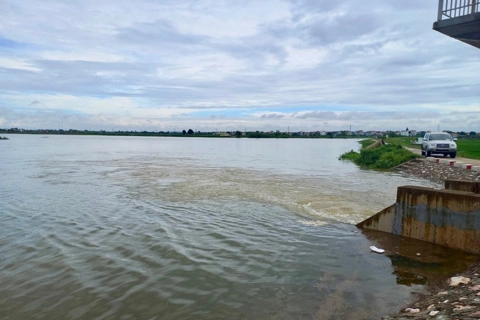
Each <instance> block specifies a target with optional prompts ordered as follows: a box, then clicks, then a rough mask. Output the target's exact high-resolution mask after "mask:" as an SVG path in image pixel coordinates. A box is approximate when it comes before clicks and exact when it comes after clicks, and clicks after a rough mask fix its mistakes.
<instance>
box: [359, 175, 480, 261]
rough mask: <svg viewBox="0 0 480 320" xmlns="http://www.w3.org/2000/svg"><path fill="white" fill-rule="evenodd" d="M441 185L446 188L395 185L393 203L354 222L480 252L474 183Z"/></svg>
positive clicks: (479, 211) (479, 206)
mask: <svg viewBox="0 0 480 320" xmlns="http://www.w3.org/2000/svg"><path fill="white" fill-rule="evenodd" d="M445 185H446V187H448V189H442V190H437V189H432V188H425V187H417V186H403V187H399V188H398V189H397V202H396V203H395V204H394V205H392V206H390V207H388V208H386V209H384V210H382V211H380V212H379V213H377V214H376V215H374V216H373V217H370V218H368V219H367V220H365V221H363V222H361V223H359V224H358V225H357V226H358V227H359V228H366V229H372V230H378V231H384V232H389V233H392V234H396V235H401V236H405V237H409V238H414V239H419V240H424V241H428V242H432V243H436V244H440V245H444V246H447V247H450V248H455V249H460V250H464V251H468V252H472V253H476V254H480V194H478V193H474V192H472V191H471V190H473V191H475V190H478V183H471V182H466V181H455V180H448V181H447V182H446V184H445ZM456 188H458V189H460V190H456Z"/></svg>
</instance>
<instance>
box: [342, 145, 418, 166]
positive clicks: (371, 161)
mask: <svg viewBox="0 0 480 320" xmlns="http://www.w3.org/2000/svg"><path fill="white" fill-rule="evenodd" d="M373 142H375V141H374V140H371V139H367V140H362V141H360V144H362V149H360V152H356V151H353V150H351V151H349V152H346V153H344V154H342V155H341V156H340V160H349V161H352V162H353V163H355V164H356V165H358V166H360V167H362V168H367V169H391V168H394V167H396V166H398V165H400V164H402V163H404V162H407V161H409V160H412V159H414V158H417V157H418V155H415V154H414V153H412V152H411V151H408V150H407V149H405V148H404V147H403V146H402V145H400V144H393V143H389V144H385V145H383V146H380V147H376V148H371V149H366V147H367V146H369V145H371V144H372V143H373Z"/></svg>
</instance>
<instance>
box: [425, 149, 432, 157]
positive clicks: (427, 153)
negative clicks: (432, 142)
mask: <svg viewBox="0 0 480 320" xmlns="http://www.w3.org/2000/svg"><path fill="white" fill-rule="evenodd" d="M431 155H432V153H431V152H430V151H428V149H425V157H430V156H431Z"/></svg>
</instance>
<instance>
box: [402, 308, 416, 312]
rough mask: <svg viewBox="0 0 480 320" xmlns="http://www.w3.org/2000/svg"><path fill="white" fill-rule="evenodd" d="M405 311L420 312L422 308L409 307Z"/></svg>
mask: <svg viewBox="0 0 480 320" xmlns="http://www.w3.org/2000/svg"><path fill="white" fill-rule="evenodd" d="M405 312H410V313H419V312H420V309H414V308H407V309H405Z"/></svg>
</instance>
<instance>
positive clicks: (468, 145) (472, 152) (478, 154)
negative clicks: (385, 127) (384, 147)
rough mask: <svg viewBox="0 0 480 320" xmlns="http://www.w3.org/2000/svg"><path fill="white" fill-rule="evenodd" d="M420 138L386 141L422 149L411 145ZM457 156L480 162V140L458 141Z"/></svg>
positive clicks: (389, 139) (401, 138) (390, 139)
mask: <svg viewBox="0 0 480 320" xmlns="http://www.w3.org/2000/svg"><path fill="white" fill-rule="evenodd" d="M417 138H418V137H400V138H388V139H386V140H385V141H386V142H387V143H392V144H400V145H402V146H404V147H408V148H416V149H420V145H415V144H410V141H416V140H417ZM456 143H457V156H459V157H463V158H469V159H477V160H480V139H458V140H457V141H456Z"/></svg>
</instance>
